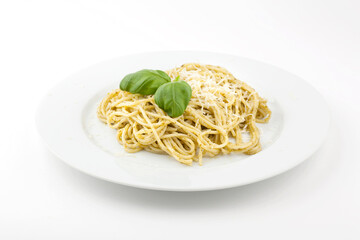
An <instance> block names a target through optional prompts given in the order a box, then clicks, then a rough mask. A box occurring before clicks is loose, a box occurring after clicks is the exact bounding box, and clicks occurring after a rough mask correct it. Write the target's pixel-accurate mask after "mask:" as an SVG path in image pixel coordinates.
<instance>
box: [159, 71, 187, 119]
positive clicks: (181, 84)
mask: <svg viewBox="0 0 360 240" xmlns="http://www.w3.org/2000/svg"><path fill="white" fill-rule="evenodd" d="M191 94H192V91H191V87H190V85H189V84H188V83H187V82H185V81H182V80H181V81H178V77H177V78H176V80H175V81H173V82H169V83H165V84H164V85H161V86H160V87H159V88H158V90H157V91H156V93H155V95H154V99H155V103H156V104H157V105H158V106H159V107H160V108H161V109H162V110H164V111H165V112H166V113H167V114H168V115H169V116H170V117H178V116H181V115H182V114H183V113H184V111H185V109H186V107H187V105H188V104H189V101H190V98H191Z"/></svg>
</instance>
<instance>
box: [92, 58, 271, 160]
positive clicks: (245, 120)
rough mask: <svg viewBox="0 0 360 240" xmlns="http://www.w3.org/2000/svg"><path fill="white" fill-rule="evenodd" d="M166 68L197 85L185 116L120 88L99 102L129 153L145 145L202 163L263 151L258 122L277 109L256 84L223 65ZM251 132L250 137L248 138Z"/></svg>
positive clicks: (105, 119) (104, 117)
mask: <svg viewBox="0 0 360 240" xmlns="http://www.w3.org/2000/svg"><path fill="white" fill-rule="evenodd" d="M166 73H167V74H168V75H169V76H170V78H171V79H175V78H176V77H177V76H180V79H181V80H184V81H186V82H187V83H188V84H189V85H190V86H191V88H192V98H191V99H190V102H189V105H188V106H187V108H186V110H185V112H184V114H183V115H181V116H179V117H177V118H171V117H169V116H168V115H167V114H166V113H165V112H164V111H163V110H162V109H160V108H159V107H158V106H157V105H156V104H155V102H154V98H153V95H148V96H143V95H140V94H132V93H129V92H125V91H122V90H120V89H116V90H114V91H112V92H111V93H108V95H107V96H106V97H105V98H104V99H103V100H102V101H101V103H100V105H99V107H98V110H97V115H98V118H99V119H100V120H101V121H103V122H105V123H106V124H107V125H108V126H109V127H111V128H114V129H117V139H118V141H119V143H121V144H122V145H123V146H124V148H125V150H126V151H127V152H131V153H134V152H138V151H140V150H143V149H145V150H147V151H150V152H154V153H167V154H169V155H170V156H172V157H174V158H175V159H176V160H177V161H179V162H181V163H184V164H187V165H191V164H192V163H193V161H196V162H199V164H200V165H202V159H203V156H210V157H213V156H216V155H218V154H221V153H222V154H228V153H230V152H234V151H235V152H242V153H245V154H255V153H257V152H259V151H261V145H260V134H259V130H258V128H257V126H256V123H266V122H268V121H269V119H270V116H271V111H270V109H269V108H268V107H267V105H266V100H265V99H263V98H261V97H260V96H259V95H258V93H257V92H256V91H255V90H254V89H253V88H251V87H250V86H249V85H247V84H246V83H244V82H242V81H240V80H238V79H236V78H235V77H234V76H233V75H232V74H231V73H230V72H228V71H227V70H226V69H224V68H222V67H218V66H212V65H200V64H197V63H188V64H184V65H182V66H181V67H177V68H173V69H171V70H168V71H166ZM245 135H248V136H249V138H250V139H249V140H247V141H245Z"/></svg>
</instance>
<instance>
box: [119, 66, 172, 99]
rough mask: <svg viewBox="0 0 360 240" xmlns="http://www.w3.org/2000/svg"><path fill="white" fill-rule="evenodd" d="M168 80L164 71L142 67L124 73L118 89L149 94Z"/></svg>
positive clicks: (169, 80)
mask: <svg viewBox="0 0 360 240" xmlns="http://www.w3.org/2000/svg"><path fill="white" fill-rule="evenodd" d="M168 82H171V79H170V77H169V75H167V74H166V73H165V72H164V71H161V70H150V69H143V70H140V71H138V72H135V73H130V74H128V75H126V76H125V77H124V78H123V79H122V80H121V82H120V89H121V90H123V91H127V92H131V93H140V94H142V95H150V94H154V93H155V92H156V90H157V89H158V88H159V87H160V86H161V85H163V84H165V83H168Z"/></svg>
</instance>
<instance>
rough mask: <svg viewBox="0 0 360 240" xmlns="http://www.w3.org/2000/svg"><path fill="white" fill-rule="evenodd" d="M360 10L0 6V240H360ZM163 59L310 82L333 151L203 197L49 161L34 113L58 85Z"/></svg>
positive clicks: (220, 4) (304, 5)
mask: <svg viewBox="0 0 360 240" xmlns="http://www.w3.org/2000/svg"><path fill="white" fill-rule="evenodd" d="M359 9H360V4H359V1H356V0H353V1H320V0H316V1H314V0H306V1H300V0H299V1H286V0H284V1H279V0H274V1H265V0H264V1H226V0H218V1H209V0H208V1H196V0H190V1H187V0H186V1H184V0H178V1H130V0H128V1H110V0H102V1H101V0H98V1H96V0H87V1H70V0H69V1H1V3H0V81H1V82H0V83H1V85H0V104H1V105H0V107H1V120H0V121H1V125H0V134H1V137H0V148H1V151H0V190H1V191H0V239H195V238H196V239H360V230H357V229H356V228H357V227H359V225H360V154H359V148H360V144H359V142H360V141H359V140H360V139H359V134H360V132H359V118H360V107H359V103H360V101H359V100H360V97H359V93H358V92H359V87H360V85H359V82H358V81H359V77H360V66H359V65H360V57H359V56H360V44H359V43H360V17H359V16H360V14H359ZM156 50H204V51H216V52H224V53H231V54H235V55H241V56H245V57H250V58H254V59H257V60H261V61H264V62H268V63H271V64H274V65H277V66H279V67H281V68H284V69H286V70H288V71H290V72H293V73H295V74H297V75H299V76H301V77H303V78H304V79H306V80H307V81H309V82H310V83H311V84H312V85H313V86H314V87H315V88H316V89H317V90H318V91H319V92H321V93H322V95H323V96H324V97H325V98H326V100H327V102H328V104H329V107H330V109H331V115H332V126H331V129H330V132H329V137H328V139H327V141H326V142H325V143H324V145H323V147H322V148H321V149H320V150H319V151H318V152H317V153H316V154H315V155H314V156H313V157H311V158H310V159H308V160H307V161H306V162H304V163H303V164H301V165H300V166H298V167H297V168H295V169H293V170H291V171H289V172H287V173H285V174H282V175H280V176H277V177H274V178H272V179H269V180H266V181H263V182H260V183H256V184H252V185H248V186H244V187H239V188H235V189H229V190H221V191H212V192H199V193H172V192H157V191H149V190H141V189H134V188H129V187H124V186H120V185H116V184H112V183H108V182H104V181H101V180H98V179H95V178H92V177H89V176H86V175H84V174H82V173H79V172H77V171H76V170H73V169H71V168H70V167H68V166H66V165H65V164H63V163H62V162H61V161H60V160H59V159H57V158H56V157H54V156H53V155H52V154H50V153H49V152H48V151H47V150H46V148H45V147H44V145H43V144H42V143H41V141H40V139H39V137H38V135H37V132H36V129H35V126H34V113H35V111H36V108H37V106H38V103H39V101H40V99H41V98H42V96H43V95H45V93H46V92H47V91H48V90H49V89H50V88H51V87H52V86H54V85H55V84H56V83H58V82H60V81H61V80H62V79H64V78H65V77H67V76H68V75H70V74H72V73H73V72H75V71H78V70H80V69H83V68H85V67H87V66H89V65H91V64H95V63H97V62H100V61H103V60H107V59H110V58H115V57H118V56H121V55H125V54H131V53H139V52H143V51H156ZM304 97H306V96H304ZM309 117H311V116H309ZM299 127H302V126H299ZM304 131H306V129H304ZM309 137H311V132H309ZM289 157H291V156H289Z"/></svg>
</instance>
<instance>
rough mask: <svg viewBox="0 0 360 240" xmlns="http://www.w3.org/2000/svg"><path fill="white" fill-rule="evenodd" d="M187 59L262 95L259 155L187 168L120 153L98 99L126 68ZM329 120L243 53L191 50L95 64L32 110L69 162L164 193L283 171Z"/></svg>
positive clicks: (297, 88) (303, 91) (313, 101)
mask: <svg viewBox="0 0 360 240" xmlns="http://www.w3.org/2000/svg"><path fill="white" fill-rule="evenodd" d="M188 62H200V63H206V64H212V65H216V66H226V68H227V69H228V70H229V71H230V72H232V73H233V74H234V76H236V77H237V78H239V79H242V80H243V81H246V82H247V83H249V84H250V85H251V86H253V87H255V88H256V90H257V91H258V92H259V93H260V95H261V96H262V97H265V98H266V99H269V107H270V109H271V110H272V111H273V114H272V116H273V118H272V119H271V121H269V123H267V124H257V125H258V126H259V127H260V136H261V140H262V141H261V144H262V147H263V150H262V151H261V152H259V153H257V154H255V155H252V156H249V155H245V154H239V153H238V154H236V153H235V154H229V155H222V156H217V157H215V158H204V159H203V162H204V165H203V166H199V165H198V164H194V165H193V166H192V167H189V166H185V165H182V164H179V163H178V162H177V161H175V160H174V159H173V158H171V157H170V156H166V155H160V154H154V153H149V152H146V151H141V152H138V153H134V154H126V153H125V152H124V151H123V148H122V146H120V145H119V144H118V143H117V141H116V130H114V129H109V127H108V126H106V124H104V123H102V122H100V121H99V120H98V119H97V116H96V108H97V106H98V105H99V103H100V101H101V99H103V98H104V96H106V94H107V93H108V92H111V91H112V90H113V89H115V88H118V85H119V81H120V80H119V79H122V78H123V77H124V76H125V75H126V74H128V73H129V72H134V71H137V70H139V69H143V68H146V69H162V70H167V69H170V68H173V67H177V66H180V65H182V64H183V63H188ZM304 96H306V97H304ZM329 122H330V116H329V111H328V107H327V104H326V103H325V101H324V99H323V97H322V96H321V95H320V94H319V93H318V92H317V91H316V90H315V89H314V88H313V87H311V86H310V85H309V84H308V83H307V82H305V81H304V80H303V79H301V78H299V77H297V76H294V75H293V74H290V73H288V72H286V71H283V70H281V69H278V68H276V67H273V66H271V65H267V64H264V63H261V62H258V61H254V60H250V59H247V58H242V57H236V56H233V55H226V54H218V53H209V52H196V51H190V52H186V51H178V52H176V51H165V52H152V53H142V54H135V55H129V56H124V57H119V58H117V59H113V60H109V61H105V62H102V63H98V64H96V65H93V66H91V67H89V68H87V69H85V70H83V71H80V72H77V73H75V74H74V75H72V76H70V77H68V78H67V79H66V80H64V81H62V82H61V83H60V84H58V85H57V86H56V87H55V88H53V89H51V90H50V91H49V93H47V94H46V96H45V98H44V99H43V100H42V101H41V104H40V106H39V109H38V112H37V115H36V124H37V127H38V130H39V133H40V136H41V137H42V138H43V140H44V142H45V143H46V145H47V146H48V147H49V149H50V150H51V152H52V153H54V155H55V156H58V157H59V158H60V159H62V160H63V161H64V162H65V163H67V164H68V165H70V166H72V167H74V168H75V169H78V170H80V171H82V172H84V173H87V174H89V175H91V176H95V177H98V178H100V179H104V180H108V181H110V182H114V183H120V184H124V185H127V186H135V187H139V188H146V189H156V190H169V191H202V190H214V189H224V188H230V187H236V186H241V185H245V184H249V183H253V182H257V181H260V180H263V179H267V178H269V177H273V176H275V175H278V174H280V173H283V172H285V171H287V170H289V169H291V168H293V167H294V166H297V165H298V164H299V163H301V162H302V161H304V160H305V159H306V158H308V157H309V156H310V155H311V154H313V153H314V152H315V151H316V150H317V149H318V148H319V147H320V145H321V144H322V143H323V141H324V139H325V137H326V135H327V134H328V129H329ZM54 126H56V127H54ZM299 126H301V127H299ZM304 129H306V131H304ZM310 133H311V137H310V138H309V134H310ZM109 142H111V144H109ZM114 145H115V146H114ZM112 146H113V147H112Z"/></svg>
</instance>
